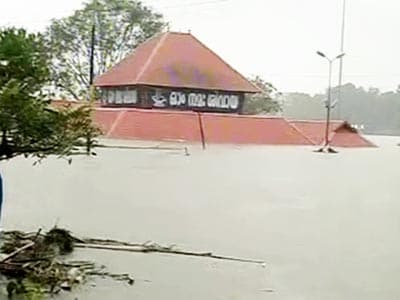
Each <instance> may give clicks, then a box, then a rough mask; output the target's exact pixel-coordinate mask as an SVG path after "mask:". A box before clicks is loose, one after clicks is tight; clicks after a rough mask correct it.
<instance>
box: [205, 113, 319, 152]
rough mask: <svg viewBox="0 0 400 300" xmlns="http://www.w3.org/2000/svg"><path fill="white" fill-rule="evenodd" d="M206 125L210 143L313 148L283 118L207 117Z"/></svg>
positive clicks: (220, 115) (210, 115) (213, 115)
mask: <svg viewBox="0 0 400 300" xmlns="http://www.w3.org/2000/svg"><path fill="white" fill-rule="evenodd" d="M203 123H204V131H205V135H206V140H207V142H210V143H229V144H260V145H261V144H264V145H312V143H311V142H310V141H309V140H308V139H307V138H306V137H305V136H304V135H303V134H302V133H301V132H299V131H298V130H296V129H295V128H294V127H293V126H291V125H290V124H289V123H288V122H287V121H286V120H285V119H283V118H277V117H261V116H238V115H222V114H204V115H203Z"/></svg>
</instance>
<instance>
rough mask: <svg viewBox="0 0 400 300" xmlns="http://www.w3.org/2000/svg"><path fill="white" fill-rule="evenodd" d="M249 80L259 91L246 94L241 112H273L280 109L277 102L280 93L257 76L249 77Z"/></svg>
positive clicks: (257, 113) (255, 113)
mask: <svg viewBox="0 0 400 300" xmlns="http://www.w3.org/2000/svg"><path fill="white" fill-rule="evenodd" d="M250 81H251V82H252V83H253V84H254V85H255V86H257V87H258V88H259V89H260V90H261V92H260V93H257V94H253V95H246V98H245V101H244V106H243V111H242V113H243V114H246V115H260V114H275V113H278V112H280V111H281V105H280V103H279V100H278V99H279V97H280V95H281V94H280V93H279V92H278V90H277V89H276V88H275V87H274V86H273V85H272V84H271V83H269V82H267V81H265V80H264V79H262V78H261V77H259V76H255V77H254V78H251V79H250Z"/></svg>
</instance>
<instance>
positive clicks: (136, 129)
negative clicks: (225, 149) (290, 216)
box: [95, 108, 312, 145]
mask: <svg viewBox="0 0 400 300" xmlns="http://www.w3.org/2000/svg"><path fill="white" fill-rule="evenodd" d="M201 118H202V123H203V129H204V136H205V140H206V142H208V143H217V144H218V143H226V144H266V145H268V144H269V145H312V143H311V142H310V141H309V140H308V139H307V138H306V137H305V136H304V135H303V134H302V133H301V132H299V131H298V130H297V129H296V128H294V127H293V126H291V125H290V124H289V123H288V122H287V121H286V120H285V119H283V118H268V117H257V116H238V115H226V114H201ZM95 121H96V123H97V124H98V125H100V127H102V128H103V134H104V135H105V136H106V137H109V138H118V139H139V140H180V141H181V140H183V141H188V142H200V141H201V134H200V123H199V115H198V114H197V113H195V112H189V111H159V110H143V109H124V110H121V109H116V108H98V109H96V111H95Z"/></svg>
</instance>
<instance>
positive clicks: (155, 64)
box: [95, 32, 259, 93]
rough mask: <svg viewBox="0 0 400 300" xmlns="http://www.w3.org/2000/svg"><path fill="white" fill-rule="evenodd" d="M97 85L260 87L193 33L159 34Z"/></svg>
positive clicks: (243, 89)
mask: <svg viewBox="0 0 400 300" xmlns="http://www.w3.org/2000/svg"><path fill="white" fill-rule="evenodd" d="M95 85H96V86H99V87H101V86H121V85H124V86H126V85H151V86H161V87H180V88H195V89H207V90H221V91H237V92H248V93H256V92H259V89H258V88H257V87H256V86H254V85H253V84H252V83H250V82H249V81H248V80H247V79H246V78H245V77H243V76H242V75H241V74H239V73H238V72H237V71H236V70H234V69H233V68H232V67H231V66H229V65H228V64H227V63H226V62H224V61H223V60H222V59H221V58H220V57H219V56H218V55H216V54H215V53H214V52H213V51H211V50H210V49H209V48H208V47H206V46H205V45H204V44H202V43H201V42H200V41H199V40H198V39H196V38H195V37H194V36H193V35H191V34H190V33H176V32H166V33H163V34H160V35H157V36H155V37H153V38H151V39H149V40H148V41H146V42H145V43H143V44H142V45H140V46H139V47H138V48H137V49H136V50H135V51H133V52H132V53H131V54H130V55H128V56H127V57H126V58H125V59H123V60H122V61H121V62H120V63H118V64H117V65H115V66H114V67H113V68H111V69H110V70H109V71H108V72H106V73H104V74H103V75H100V76H99V77H98V78H96V80H95Z"/></svg>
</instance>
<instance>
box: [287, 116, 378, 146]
mask: <svg viewBox="0 0 400 300" xmlns="http://www.w3.org/2000/svg"><path fill="white" fill-rule="evenodd" d="M289 122H290V124H292V126H294V127H295V128H297V129H298V130H300V131H301V132H303V134H304V135H305V136H306V137H307V138H308V139H310V140H311V141H312V142H313V143H314V144H315V145H322V144H323V142H324V139H325V128H326V121H325V120H290V121H289ZM329 139H330V144H331V145H332V146H337V147H375V145H374V144H373V143H371V142H370V141H368V140H367V139H365V138H364V137H362V136H361V135H360V134H359V133H358V131H357V130H356V129H354V128H353V127H351V125H350V124H349V123H348V122H346V121H338V120H333V121H331V122H330V126H329Z"/></svg>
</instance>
